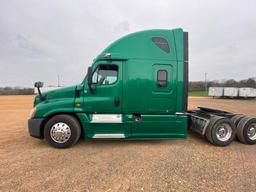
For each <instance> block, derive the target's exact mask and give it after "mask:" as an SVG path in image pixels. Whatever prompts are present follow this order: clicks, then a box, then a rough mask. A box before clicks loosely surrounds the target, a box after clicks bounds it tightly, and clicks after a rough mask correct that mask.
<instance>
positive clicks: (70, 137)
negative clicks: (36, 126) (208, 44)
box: [44, 115, 81, 148]
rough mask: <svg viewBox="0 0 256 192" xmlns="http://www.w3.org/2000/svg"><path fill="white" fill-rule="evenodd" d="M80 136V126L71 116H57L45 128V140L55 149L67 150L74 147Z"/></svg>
mask: <svg viewBox="0 0 256 192" xmlns="http://www.w3.org/2000/svg"><path fill="white" fill-rule="evenodd" d="M80 135H81V127H80V124H79V122H78V121H77V119H76V118H75V117H73V116H71V115H56V116H54V117H52V118H51V119H49V120H48V121H47V122H46V124H45V126H44V138H45V139H46V141H47V142H48V143H49V144H50V145H51V146H53V147H55V148H67V147H70V146H72V145H74V144H75V143H76V142H77V141H78V139H79V138H80Z"/></svg>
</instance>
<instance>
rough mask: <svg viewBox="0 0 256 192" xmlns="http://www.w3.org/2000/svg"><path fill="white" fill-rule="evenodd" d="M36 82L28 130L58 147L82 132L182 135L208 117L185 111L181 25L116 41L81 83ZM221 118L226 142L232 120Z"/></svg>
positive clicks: (185, 58) (103, 136) (131, 136)
mask: <svg viewBox="0 0 256 192" xmlns="http://www.w3.org/2000/svg"><path fill="white" fill-rule="evenodd" d="M35 86H36V87H38V91H39V95H38V96H36V98H35V101H34V108H33V110H32V111H31V115H30V119H29V121H28V128H29V133H30V135H31V136H33V137H37V138H45V139H46V141H47V142H48V143H49V144H51V145H52V146H53V147H57V148H65V147H69V146H71V145H73V144H75V143H76V142H77V140H78V139H79V137H80V135H82V136H83V137H84V138H85V139H124V140H132V139H138V140H144V139H145V140H146V139H147V140H154V139H185V138H186V137H187V130H188V122H189V120H190V121H192V122H193V123H192V124H193V125H195V124H198V122H199V120H198V119H200V118H201V121H202V122H203V123H201V124H200V123H199V125H201V127H205V126H206V125H205V122H209V120H208V119H204V118H203V117H201V116H200V115H199V112H198V111H193V112H192V111H190V112H189V113H187V93H188V90H187V88H188V33H187V32H183V30H182V29H174V30H147V31H141V32H137V33H133V34H130V35H127V36H125V37H123V38H121V39H119V40H117V41H115V42H114V43H112V44H111V45H110V46H108V47H107V48H106V49H105V50H103V52H102V53H101V54H99V56H98V57H97V58H96V59H95V60H94V62H93V64H92V66H91V67H89V68H88V72H87V76H86V78H85V79H84V81H83V82H82V83H81V84H79V85H76V86H71V87H66V88H62V89H58V90H54V91H49V92H46V93H41V92H40V87H41V86H42V83H36V84H35ZM214 115H216V114H214ZM253 122H254V121H253ZM225 123H226V124H228V125H230V127H231V133H230V132H228V133H227V134H226V135H228V136H227V138H228V139H227V140H228V142H227V141H224V140H222V141H221V140H220V141H219V143H217V145H220V146H224V145H227V144H229V141H232V140H233V138H234V137H235V127H234V126H233V124H232V123H229V122H228V123H227V122H225ZM226 124H225V125H226ZM194 127H195V126H194ZM201 127H200V126H199V130H200V129H201ZM226 127H228V126H226ZM226 129H228V130H230V129H229V128H225V127H224V128H223V129H221V131H222V132H223V130H224V132H225V130H226ZM255 129H256V126H255ZM216 131H218V130H217V129H216ZM198 132H200V131H198ZM219 132H220V131H219ZM252 132H253V131H252ZM203 134H205V133H203ZM223 134H224V133H223ZM210 137H211V136H209V138H210ZM211 140H215V139H212V138H211ZM217 140H218V138H217ZM255 140H256V139H255ZM253 141H254V140H253ZM212 143H213V144H216V142H214V141H212Z"/></svg>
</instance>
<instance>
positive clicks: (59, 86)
mask: <svg viewBox="0 0 256 192" xmlns="http://www.w3.org/2000/svg"><path fill="white" fill-rule="evenodd" d="M58 87H60V76H59V75H58Z"/></svg>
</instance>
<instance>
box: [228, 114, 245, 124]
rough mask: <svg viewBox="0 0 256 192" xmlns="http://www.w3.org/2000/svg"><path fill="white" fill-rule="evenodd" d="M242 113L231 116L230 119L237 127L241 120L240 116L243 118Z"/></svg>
mask: <svg viewBox="0 0 256 192" xmlns="http://www.w3.org/2000/svg"><path fill="white" fill-rule="evenodd" d="M244 117H245V116H244V115H235V116H233V117H232V118H231V121H232V122H233V123H234V124H235V126H236V127H237V125H238V123H239V122H240V121H241V119H242V118H244Z"/></svg>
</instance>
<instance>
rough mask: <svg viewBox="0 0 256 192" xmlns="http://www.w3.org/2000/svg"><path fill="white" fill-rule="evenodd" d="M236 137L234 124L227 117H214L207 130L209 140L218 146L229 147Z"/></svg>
mask: <svg viewBox="0 0 256 192" xmlns="http://www.w3.org/2000/svg"><path fill="white" fill-rule="evenodd" d="M235 136H236V127H235V125H234V123H233V122H232V121H231V120H230V119H228V118H225V117H220V116H213V117H212V118H211V121H210V124H209V126H208V128H207V130H206V138H207V140H208V141H209V142H210V143H212V144H213V145H216V146H221V147H224V146H227V145H229V144H231V143H232V141H233V140H234V138H235Z"/></svg>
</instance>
